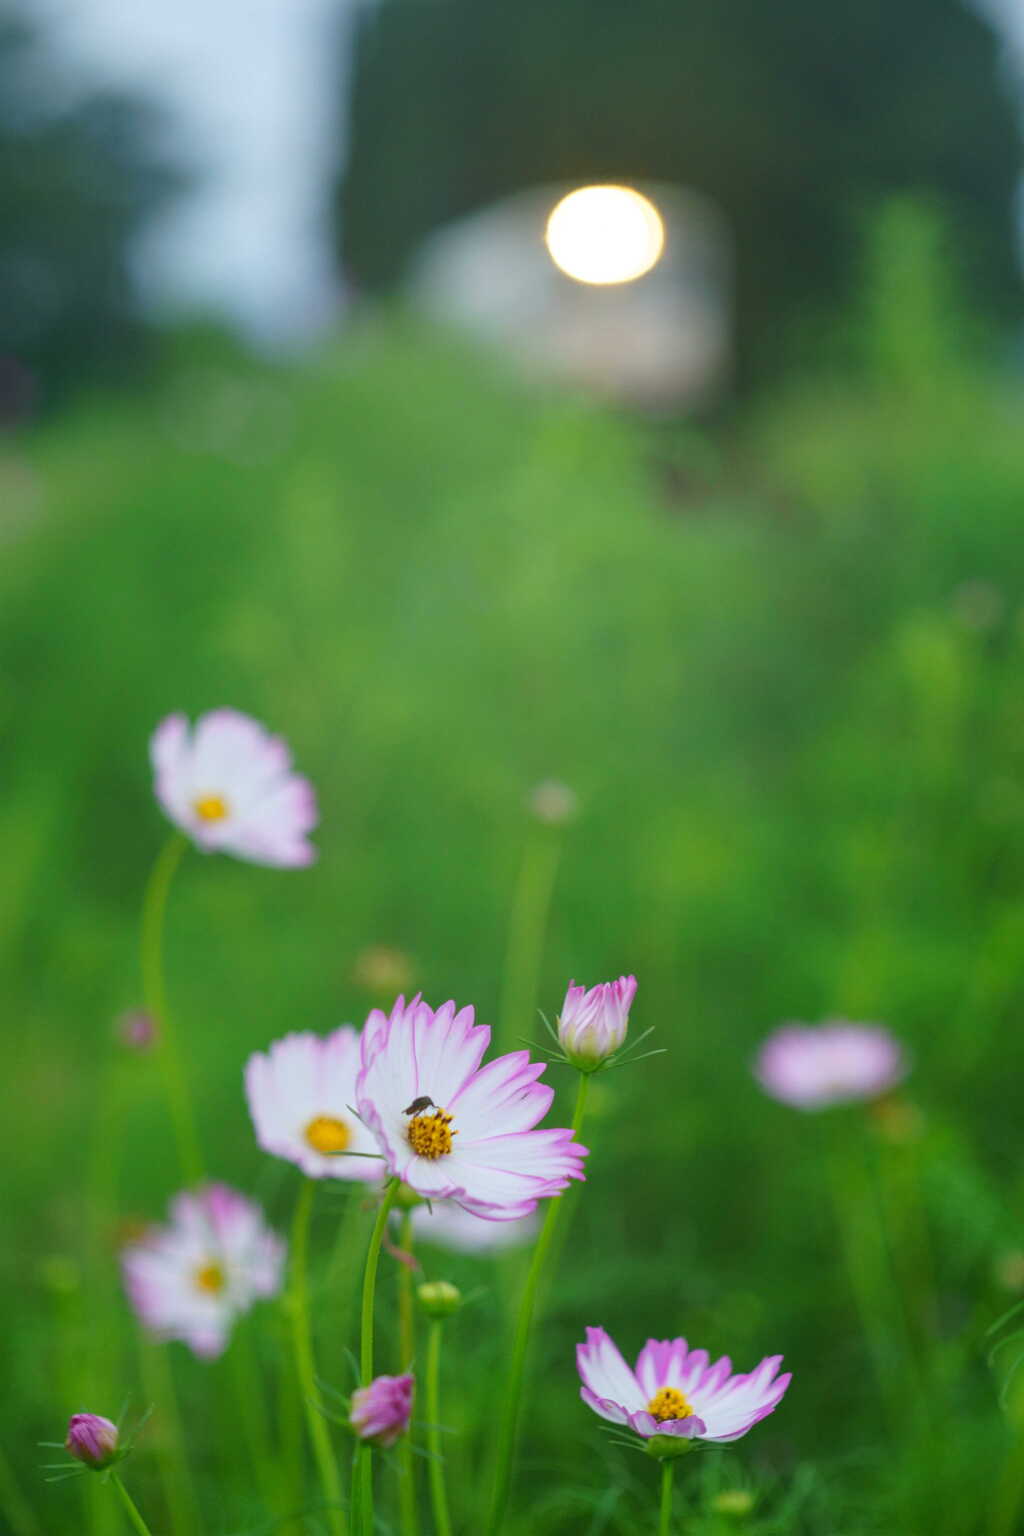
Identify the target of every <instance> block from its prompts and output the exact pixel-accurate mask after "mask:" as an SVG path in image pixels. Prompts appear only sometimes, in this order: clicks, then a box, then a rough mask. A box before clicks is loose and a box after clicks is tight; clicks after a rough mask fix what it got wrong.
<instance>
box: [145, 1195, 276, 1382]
mask: <svg viewBox="0 0 1024 1536" xmlns="http://www.w3.org/2000/svg"><path fill="white" fill-rule="evenodd" d="M170 1216H171V1219H170V1222H169V1223H168V1225H167V1226H165V1227H151V1228H150V1229H149V1231H148V1232H147V1233H146V1234H145V1235H144V1236H143V1237H142V1238H140V1239H139V1241H138V1242H134V1243H130V1244H129V1245H128V1247H127V1248H125V1249H124V1250H123V1251H122V1254H121V1265H122V1270H123V1273H124V1280H125V1289H126V1290H127V1292H128V1297H129V1299H130V1301H131V1303H132V1306H133V1307H134V1308H135V1311H136V1313H137V1315H138V1317H139V1319H140V1321H141V1322H142V1323H144V1324H145V1326H146V1327H147V1328H148V1329H150V1330H151V1332H153V1333H155V1334H157V1335H158V1336H159V1337H161V1338H165V1339H180V1340H181V1341H182V1342H183V1343H184V1344H187V1345H188V1347H189V1348H190V1349H191V1350H192V1351H193V1353H194V1354H197V1355H199V1356H200V1357H201V1358H203V1359H213V1358H214V1357H216V1356H217V1355H219V1354H221V1353H222V1352H223V1350H224V1348H225V1346H226V1344H227V1341H228V1336H229V1334H230V1332H231V1327H232V1324H233V1323H234V1321H235V1318H236V1317H237V1316H239V1314H240V1313H242V1312H247V1311H248V1310H249V1308H250V1307H251V1306H252V1305H253V1303H254V1302H255V1301H257V1300H258V1299H259V1298H261V1297H269V1296H276V1295H277V1293H278V1292H279V1291H280V1289H281V1281H282V1275H283V1270H284V1258H285V1245H284V1243H283V1242H282V1241H281V1239H280V1238H279V1237H278V1236H277V1235H276V1233H274V1232H272V1231H271V1230H270V1228H269V1227H268V1226H267V1225H266V1223H265V1222H264V1220H263V1213H262V1211H261V1210H260V1208H259V1206H258V1205H254V1204H253V1203H252V1202H251V1201H250V1200H247V1199H246V1198H245V1197H244V1195H240V1194H238V1193H237V1191H235V1190H233V1189H229V1188H228V1187H227V1186H226V1185H225V1184H210V1185H208V1186H207V1187H206V1188H205V1189H202V1190H200V1191H199V1192H198V1193H196V1194H181V1195H178V1196H177V1197H176V1198H175V1199H174V1200H173V1201H172V1202H171V1212H170Z"/></svg>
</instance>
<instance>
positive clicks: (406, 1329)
mask: <svg viewBox="0 0 1024 1536" xmlns="http://www.w3.org/2000/svg"><path fill="white" fill-rule="evenodd" d="M398 1243H399V1247H400V1248H401V1249H402V1252H403V1253H407V1254H408V1255H409V1257H410V1259H411V1257H412V1249H413V1231H412V1211H405V1212H404V1213H403V1215H402V1230H401V1235H400V1237H399V1239H398ZM415 1357H416V1321H415V1315H414V1313H413V1304H412V1267H411V1265H410V1264H404V1263H403V1264H400V1265H399V1270H398V1370H399V1373H400V1374H402V1375H404V1374H405V1372H406V1371H411V1370H412V1367H413V1362H414V1360H415ZM398 1459H399V1462H400V1474H401V1475H400V1478H399V1483H398V1509H399V1519H400V1527H401V1531H402V1536H418V1532H419V1519H418V1517H417V1512H416V1458H415V1456H414V1455H413V1450H412V1424H411V1422H410V1425H409V1430H408V1432H407V1433H406V1434H404V1435H403V1436H402V1439H401V1443H400V1445H399V1449H398Z"/></svg>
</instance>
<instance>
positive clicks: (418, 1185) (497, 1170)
mask: <svg viewBox="0 0 1024 1536" xmlns="http://www.w3.org/2000/svg"><path fill="white" fill-rule="evenodd" d="M490 1038H491V1031H490V1029H489V1028H487V1026H486V1025H478V1024H475V1023H474V1013H473V1009H472V1008H461V1009H456V1007H455V1004H454V1003H453V1002H448V1003H445V1004H444V1005H443V1006H442V1007H441V1008H438V1009H437V1010H436V1011H435V1010H434V1009H433V1008H430V1007H429V1006H428V1005H427V1004H426V1003H425V1002H423V1001H422V999H421V998H420V997H419V996H418V995H417V996H416V997H414V998H413V999H412V1001H411V1002H410V1003H408V1004H407V1003H406V1001H405V999H404V997H400V998H399V999H398V1000H397V1002H396V1003H395V1006H394V1008H393V1009H392V1010H391V1013H390V1015H385V1014H383V1013H381V1012H380V1011H379V1010H376V1009H375V1010H374V1011H373V1012H372V1013H371V1014H370V1016H369V1018H368V1019H367V1022H366V1027H365V1029H364V1030H363V1036H362V1066H361V1069H360V1072H359V1076H358V1079H357V1082H356V1108H357V1109H358V1111H359V1115H360V1117H361V1119H362V1120H363V1122H364V1123H365V1124H366V1126H367V1127H368V1128H369V1129H370V1130H371V1131H372V1132H373V1135H374V1136H375V1137H376V1140H377V1143H378V1145H379V1148H380V1150H381V1151H382V1152H383V1154H384V1161H385V1166H386V1168H387V1172H388V1173H389V1174H390V1175H391V1176H392V1177H396V1178H399V1179H401V1180H402V1181H403V1182H404V1183H405V1184H407V1185H408V1186H409V1187H410V1188H411V1189H412V1190H414V1191H415V1193H416V1194H418V1195H420V1196H422V1197H423V1198H424V1199H427V1200H431V1201H433V1200H453V1201H454V1202H455V1203H456V1204H457V1205H459V1206H461V1207H462V1208H463V1209H464V1210H466V1211H469V1212H470V1213H471V1214H473V1215H475V1216H482V1217H484V1218H486V1219H487V1220H490V1221H512V1220H515V1219H516V1218H517V1217H520V1216H528V1215H529V1214H530V1213H531V1212H532V1211H533V1210H535V1209H536V1205H537V1202H538V1200H542V1199H547V1198H548V1197H550V1196H552V1195H557V1194H560V1193H561V1191H562V1190H564V1189H566V1188H567V1187H568V1185H569V1181H570V1180H571V1179H582V1178H583V1159H584V1158H585V1157H586V1155H587V1149H586V1148H585V1147H581V1146H578V1145H577V1144H576V1142H575V1140H574V1138H573V1132H572V1131H571V1130H564V1129H543V1130H538V1129H536V1126H537V1122H538V1121H539V1120H541V1119H542V1118H543V1116H544V1115H545V1114H546V1113H547V1111H548V1110H549V1108H550V1107H551V1101H552V1098H553V1097H554V1094H553V1090H552V1089H551V1088H548V1087H547V1086H546V1085H544V1084H542V1083H539V1082H538V1081H537V1079H538V1078H539V1077H540V1076H541V1074H542V1073H543V1072H544V1070H545V1068H544V1064H543V1063H541V1062H532V1061H531V1060H530V1057H529V1053H528V1052H526V1051H513V1052H512V1053H511V1055H508V1056H499V1057H497V1058H496V1059H495V1060H494V1061H491V1062H489V1063H488V1064H487V1065H486V1066H484V1067H481V1065H480V1063H481V1060H482V1058H483V1054H484V1052H485V1051H486V1049H487V1046H488V1044H489V1042H490Z"/></svg>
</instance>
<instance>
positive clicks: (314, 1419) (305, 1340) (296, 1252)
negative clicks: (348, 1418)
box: [289, 1179, 345, 1536]
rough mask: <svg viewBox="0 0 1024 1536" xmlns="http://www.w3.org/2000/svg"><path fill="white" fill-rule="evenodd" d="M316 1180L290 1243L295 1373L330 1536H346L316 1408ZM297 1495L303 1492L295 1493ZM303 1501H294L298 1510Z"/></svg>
mask: <svg viewBox="0 0 1024 1536" xmlns="http://www.w3.org/2000/svg"><path fill="white" fill-rule="evenodd" d="M315 1191H316V1181H315V1180H314V1179H303V1181H302V1188H301V1189H300V1190H299V1198H298V1201H297V1203H296V1206H295V1219H294V1221H293V1223H292V1241H291V1286H290V1296H289V1302H290V1308H289V1310H290V1312H291V1319H292V1343H293V1345H294V1349H295V1370H296V1374H297V1376H298V1378H299V1388H300V1391H301V1394H302V1401H303V1405H304V1407H305V1412H306V1426H307V1428H308V1430H309V1438H310V1441H311V1443H312V1446H313V1455H314V1457H315V1458H316V1464H317V1470H318V1472H319V1474H320V1482H321V1485H322V1487H323V1491H324V1500H325V1502H326V1506H327V1519H328V1523H329V1525H330V1529H331V1536H345V1516H344V1512H343V1510H342V1495H341V1476H340V1474H339V1472H338V1464H337V1462H336V1461H335V1458H334V1451H333V1449H332V1446H331V1436H330V1431H329V1430H328V1427H327V1420H326V1419H325V1418H324V1416H323V1414H322V1413H319V1412H318V1411H317V1406H316V1368H315V1364H314V1357H313V1339H312V1333H311V1329H310V1322H309V1287H308V1284H307V1280H306V1263H307V1255H308V1252H309V1222H310V1216H311V1214H312V1210H313V1195H314V1193H315ZM296 1493H297V1495H300V1494H301V1490H296ZM301 1502H302V1500H301V1497H300V1496H297V1497H296V1499H295V1506H296V1508H298V1507H299V1505H300V1504H301Z"/></svg>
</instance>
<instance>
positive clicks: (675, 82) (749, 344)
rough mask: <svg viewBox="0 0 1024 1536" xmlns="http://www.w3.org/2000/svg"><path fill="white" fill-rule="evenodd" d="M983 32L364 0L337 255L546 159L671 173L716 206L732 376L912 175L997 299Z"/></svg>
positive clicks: (526, 179) (380, 270)
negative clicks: (733, 317)
mask: <svg viewBox="0 0 1024 1536" xmlns="http://www.w3.org/2000/svg"><path fill="white" fill-rule="evenodd" d="M998 51H999V45H998V41H997V39H996V38H995V36H994V35H993V33H992V32H991V30H990V29H989V27H988V26H987V25H986V24H985V22H983V21H982V20H981V18H980V17H979V16H978V15H976V14H974V13H973V12H971V11H970V10H968V9H967V8H966V7H965V6H964V5H963V4H961V3H959V0H900V4H898V5H893V4H892V3H891V0H858V3H857V4H852V3H851V4H846V5H832V6H827V5H824V6H823V5H822V4H821V3H820V0H777V3H775V4H772V5H767V4H765V3H764V0H685V3H684V0H631V3H628V4H624V3H623V0H558V3H557V4H552V3H551V0H519V3H518V4H517V5H516V6H515V7H514V8H511V9H510V8H509V7H508V6H507V5H505V4H504V3H503V0H380V3H378V4H375V5H373V6H371V7H368V8H367V9H365V10H364V11H363V13H362V16H361V23H360V26H359V30H358V35H357V43H356V55H355V67H354V88H353V94H352V104H351V123H352V133H351V146H352V148H351V155H350V159H349V163H348V166H347V170H346V172H345V176H344V182H343V187H342V189H341V195H340V199H339V212H340V225H341V238H342V242H343V253H344V261H345V265H346V268H347V270H348V271H349V272H350V274H351V276H352V278H353V279H354V281H355V282H356V284H357V285H359V286H362V287H365V288H367V289H370V290H386V289H387V288H389V287H390V286H392V285H393V284H394V283H395V282H396V281H397V279H398V278H399V276H400V274H401V272H402V269H403V267H404V264H405V262H406V260H407V258H408V257H409V255H410V253H411V252H412V251H413V250H414V249H415V247H416V245H417V244H418V242H419V241H420V240H421V239H422V238H423V236H424V235H425V234H427V233H428V232H429V231H430V230H432V229H433V228H435V227H436V226H437V225H439V224H442V223H443V222H444V221H446V220H447V219H451V218H454V217H456V216H458V215H460V214H463V213H466V212H468V211H469V210H471V209H474V208H477V207H479V206H481V205H483V204H486V203H488V202H489V201H491V200H492V199H493V198H496V197H499V196H501V195H503V194H505V193H509V192H512V191H514V190H517V189H518V188H521V187H523V186H527V185H530V184H533V183H536V182H540V181H548V180H552V181H559V180H569V181H572V180H615V179H621V180H634V179H635V180H643V179H647V178H651V179H664V180H668V181H672V182H678V183H681V184H683V185H686V186H690V187H694V188H697V189H698V190H700V191H702V192H704V193H706V194H708V195H709V196H711V197H712V198H713V199H714V200H715V201H716V202H717V203H718V205H719V206H720V207H721V208H722V209H723V210H724V211H725V213H726V215H727V216H728V218H729V219H730V220H731V222H732V227H733V230H734V233H735V237H736V242H737V285H738V292H737V301H738V325H739V331H738V334H739V342H740V348H741V366H742V371H743V372H744V373H745V374H746V375H747V376H748V377H749V376H750V374H751V373H752V372H760V371H764V370H765V369H768V370H769V371H774V370H775V369H777V368H778V367H779V365H780V363H781V362H783V361H784V360H785V358H786V357H787V356H788V355H789V354H790V353H791V351H792V348H793V347H794V345H797V344H798V342H799V336H800V324H798V323H796V322H802V321H803V320H805V319H811V320H815V319H818V318H820V317H821V316H822V314H823V313H825V314H827V312H828V311H829V310H830V309H831V308H832V307H833V306H834V305H835V304H836V302H837V301H838V300H839V299H840V298H841V297H842V296H843V295H844V294H846V293H847V292H848V291H849V285H850V281H851V279H852V277H853V275H854V254H853V253H854V252H855V249H856V244H857V241H856V239H855V238H854V237H855V236H856V234H857V233H858V230H857V223H858V221H859V219H860V218H861V216H862V214H863V212H864V210H865V209H867V208H870V207H871V206H872V205H873V204H874V203H875V201H876V200H878V199H879V198H881V197H883V196H885V195H886V194H888V193H891V192H894V191H897V192H905V191H917V192H920V191H925V192H928V193H930V194H932V195H933V196H934V197H936V198H937V199H938V200H939V201H940V202H941V203H942V204H943V205H944V206H945V207H946V208H947V210H948V212H949V213H950V215H951V217H952V221H953V224H954V227H955V229H956V232H957V239H958V252H957V253H958V256H959V258H960V259H961V261H962V262H963V264H964V266H965V269H966V273H967V277H968V281H969V284H970V286H971V287H972V288H973V290H974V291H975V293H976V295H977V296H978V299H979V300H980V302H981V304H982V307H986V306H987V307H989V308H990V309H993V310H995V311H996V312H999V311H1000V310H1002V311H1005V310H1006V309H1007V308H1008V306H1009V305H1010V304H1011V303H1012V302H1013V301H1014V299H1017V298H1019V293H1018V276H1017V270H1016V261H1015V255H1014V235H1013V216H1012V199H1013V194H1014V187H1015V183H1016V180H1017V177H1018V174H1019V170H1020V159H1021V156H1020V146H1019V138H1018V133H1017V131H1016V127H1015V119H1014V112H1013V109H1012V105H1011V103H1010V102H1009V100H1008V99H1007V98H1006V96H1005V95H1004V93H1003V92H1002V90H1001V89H1000V82H999V58H998Z"/></svg>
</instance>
